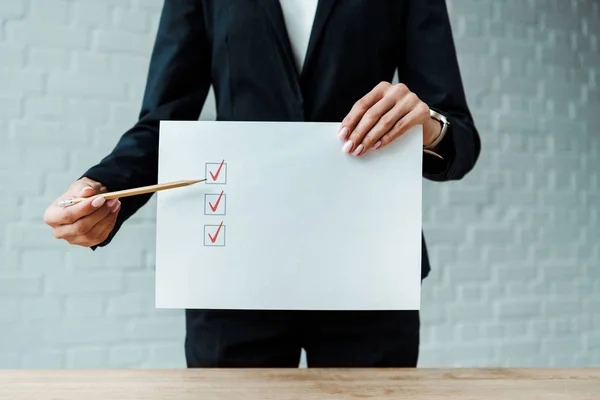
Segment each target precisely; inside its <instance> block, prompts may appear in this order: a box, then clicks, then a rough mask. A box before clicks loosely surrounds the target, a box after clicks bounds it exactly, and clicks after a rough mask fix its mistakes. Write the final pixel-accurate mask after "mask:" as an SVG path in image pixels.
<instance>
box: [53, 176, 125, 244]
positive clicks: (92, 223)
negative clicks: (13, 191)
mask: <svg viewBox="0 0 600 400" xmlns="http://www.w3.org/2000/svg"><path fill="white" fill-rule="evenodd" d="M104 192H106V188H105V187H104V186H103V185H102V184H100V183H98V182H96V181H93V180H91V179H88V178H81V179H80V180H78V181H76V182H74V183H73V184H71V186H69V188H68V189H67V191H66V193H64V194H63V195H62V196H60V197H59V198H58V199H56V200H55V201H54V202H53V203H52V204H50V206H49V207H48V208H47V209H46V212H45V213H44V222H46V224H48V225H49V226H50V227H51V228H52V233H53V234H54V237H55V238H57V239H64V240H65V241H67V242H68V243H70V244H74V245H79V246H83V247H91V246H94V245H97V244H99V243H101V242H103V241H104V240H106V238H107V237H108V235H109V234H110V232H111V231H112V230H113V228H114V226H115V223H116V221H117V215H118V214H119V210H120V208H121V202H120V201H119V200H117V199H112V200H108V201H105V200H104V197H102V196H95V195H96V194H99V193H104ZM72 197H88V199H86V200H84V201H82V202H81V203H78V204H75V205H73V206H69V207H66V208H62V207H59V206H58V205H57V202H58V200H64V199H68V198H72Z"/></svg>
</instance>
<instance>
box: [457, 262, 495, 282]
mask: <svg viewBox="0 0 600 400" xmlns="http://www.w3.org/2000/svg"><path fill="white" fill-rule="evenodd" d="M448 275H449V276H450V277H451V279H452V281H453V282H485V281H487V280H489V279H490V277H491V272H490V270H489V268H485V267H484V266H483V265H482V264H480V263H472V264H467V265H465V263H458V264H456V265H450V266H449V269H448Z"/></svg>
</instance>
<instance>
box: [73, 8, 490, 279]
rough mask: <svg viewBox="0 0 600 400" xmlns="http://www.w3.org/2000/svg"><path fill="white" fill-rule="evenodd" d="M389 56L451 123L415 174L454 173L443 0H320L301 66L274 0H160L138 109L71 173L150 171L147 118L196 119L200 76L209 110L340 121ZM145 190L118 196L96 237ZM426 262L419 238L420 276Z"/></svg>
mask: <svg viewBox="0 0 600 400" xmlns="http://www.w3.org/2000/svg"><path fill="white" fill-rule="evenodd" d="M396 68H397V69H398V76H399V81H400V82H403V83H405V84H406V85H407V86H408V87H409V89H410V90H412V91H413V92H415V93H416V94H417V95H418V96H419V97H420V98H421V100H423V101H424V102H425V103H427V104H428V105H429V106H430V107H431V108H432V109H436V110H438V111H441V112H442V113H444V114H445V115H446V116H447V117H448V118H449V120H450V123H451V129H450V131H449V132H448V134H447V136H446V138H445V139H444V140H443V142H442V143H441V145H440V148H439V151H438V152H439V153H440V154H441V155H442V156H443V157H444V159H445V161H440V160H439V159H437V158H435V157H432V156H429V155H424V157H425V158H424V161H423V176H424V177H425V178H426V179H430V180H434V181H448V180H457V179H460V178H462V177H463V176H464V175H465V174H466V173H467V172H469V171H470V170H471V169H472V168H473V166H474V165H475V162H476V160H477V158H478V156H479V152H480V140H479V134H478V132H477V130H476V128H475V126H474V123H473V119H472V116H471V114H470V111H469V109H468V107H467V103H466V100H465V95H464V91H463V85H462V81H461V75H460V72H459V67H458V62H457V57H456V54H455V47H454V42H453V38H452V31H451V27H450V22H449V18H448V13H447V9H446V4H445V0H320V1H319V4H318V7H317V12H316V16H315V22H314V26H313V30H312V33H311V36H310V41H309V45H308V51H307V55H306V58H305V62H304V66H303V69H302V72H301V73H298V72H297V68H296V66H295V64H294V60H293V55H292V51H291V47H290V42H289V39H288V36H287V30H286V27H285V22H284V19H283V14H282V11H281V8H280V5H279V1H278V0H165V2H164V6H163V10H162V16H161V19H160V24H159V28H158V33H157V36H156V42H155V45H154V49H153V52H152V57H151V61H150V68H149V72H148V80H147V84H146V91H145V95H144V99H143V104H142V108H141V113H140V116H139V121H138V122H137V123H136V124H135V125H134V126H133V127H132V128H131V129H129V130H128V131H127V132H126V133H125V134H124V135H123V136H122V137H121V139H120V140H119V142H118V144H117V145H116V147H115V148H114V149H113V151H112V152H111V153H110V154H109V155H108V156H107V157H105V158H104V159H103V160H102V161H101V162H100V163H99V164H98V165H96V166H94V167H92V168H90V169H89V170H88V171H87V172H85V174H83V176H87V177H89V178H91V179H94V180H96V181H99V182H102V183H103V184H104V185H105V186H106V187H107V188H108V189H109V190H120V189H126V188H131V187H136V186H142V185H150V184H154V183H156V180H157V167H158V158H157V155H158V126H159V121H160V120H197V119H198V117H199V115H200V112H201V109H202V107H203V104H204V101H205V99H206V96H207V94H208V91H209V88H210V85H211V84H212V85H213V87H214V92H215V98H216V111H217V119H218V120H234V121H235V120H237V121H320V122H341V120H342V119H343V118H344V116H345V115H346V114H347V113H348V112H349V111H350V108H351V107H352V105H353V103H354V102H355V101H357V100H358V99H359V98H361V97H362V96H364V95H365V94H366V93H368V92H369V91H370V90H371V89H373V87H375V86H376V85H377V84H378V83H379V82H381V81H391V80H392V79H393V75H394V71H395V70H396ZM149 198H150V195H143V196H135V197H129V198H124V199H122V205H121V211H120V213H119V217H118V220H117V223H116V226H115V229H114V230H113V232H112V233H111V235H110V236H109V238H108V239H107V240H106V241H104V242H103V243H101V244H100V246H105V245H107V244H108V243H109V242H110V241H111V240H112V238H113V237H114V236H115V234H116V233H117V231H118V230H119V228H120V227H121V225H122V224H123V222H125V221H126V220H127V219H128V218H129V217H130V216H131V215H133V214H134V213H135V212H136V211H137V210H138V209H139V208H140V207H141V206H143V205H144V204H145V203H146V202H147V201H148V200H149ZM96 247H97V246H94V247H93V248H94V249H95V248H96ZM429 270H430V267H429V260H428V257H427V250H426V246H425V242H424V241H423V263H422V276H423V277H425V276H426V275H427V274H428V273H429Z"/></svg>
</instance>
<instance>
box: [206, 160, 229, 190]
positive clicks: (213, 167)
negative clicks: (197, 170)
mask: <svg viewBox="0 0 600 400" xmlns="http://www.w3.org/2000/svg"><path fill="white" fill-rule="evenodd" d="M205 169H206V173H205V176H206V181H205V183H206V184H207V185H223V184H226V183H227V163H226V162H225V160H222V161H221V162H218V163H217V162H207V163H206V168H205Z"/></svg>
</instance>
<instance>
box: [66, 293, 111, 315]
mask: <svg viewBox="0 0 600 400" xmlns="http://www.w3.org/2000/svg"><path fill="white" fill-rule="evenodd" d="M94 293H96V292H95V291H94ZM65 309H66V311H65V312H66V315H68V316H69V317H89V318H92V317H101V316H103V315H104V314H105V310H106V307H105V299H104V297H103V296H102V295H97V294H81V295H70V296H69V297H68V298H67V299H66V300H65Z"/></svg>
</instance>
